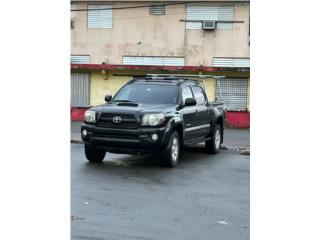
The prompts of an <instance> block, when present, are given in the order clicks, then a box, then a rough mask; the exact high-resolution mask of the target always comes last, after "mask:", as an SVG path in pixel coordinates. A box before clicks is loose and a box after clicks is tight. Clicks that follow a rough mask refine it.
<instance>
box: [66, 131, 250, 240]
mask: <svg viewBox="0 0 320 240" xmlns="http://www.w3.org/2000/svg"><path fill="white" fill-rule="evenodd" d="M239 138H241V137H239ZM242 138H243V137H242ZM158 161H159V160H155V159H154V158H153V157H150V156H129V155H122V154H121V155H115V154H110V153H107V155H106V158H105V161H104V163H103V164H100V165H99V164H98V165H95V164H90V163H88V162H87V160H86V159H85V156H84V149H83V144H71V183H72V186H71V199H72V200H71V210H72V212H71V215H72V217H71V220H72V221H71V232H72V239H79V240H83V239H88V240H89V239H90V240H102V239H106V240H109V239H141V240H147V239H155V240H157V239H166V240H167V239H173V240H179V239H181V240H182V239H183V240H189V239H190V240H191V239H192V240H202V239H203V240H207V239H219V240H234V239H237V240H242V239H249V190H250V189H249V181H250V170H249V169H250V161H249V156H245V155H241V154H239V153H238V152H236V151H229V150H222V151H221V152H220V153H219V154H217V155H208V154H206V153H205V151H204V149H203V148H202V147H201V146H196V147H193V148H188V149H186V151H185V154H184V159H183V160H182V161H181V162H180V164H179V165H178V166H177V167H176V168H174V169H171V168H165V167H163V166H162V165H161V164H160V163H159V162H158Z"/></svg>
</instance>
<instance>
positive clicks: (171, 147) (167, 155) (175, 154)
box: [162, 131, 181, 168]
mask: <svg viewBox="0 0 320 240" xmlns="http://www.w3.org/2000/svg"><path fill="white" fill-rule="evenodd" d="M180 155H181V146H180V136H179V134H178V132H177V131H174V132H173V133H172V134H171V136H170V140H169V142H168V145H167V146H166V148H165V149H164V150H163V152H162V158H163V160H164V163H165V165H166V166H168V167H172V168H173V167H175V166H177V164H178V162H179V158H180Z"/></svg>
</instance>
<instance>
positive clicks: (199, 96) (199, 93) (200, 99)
mask: <svg viewBox="0 0 320 240" xmlns="http://www.w3.org/2000/svg"><path fill="white" fill-rule="evenodd" d="M193 93H194V98H195V99H196V100H197V105H203V104H205V102H206V98H205V96H204V92H203V90H202V88H201V87H193Z"/></svg>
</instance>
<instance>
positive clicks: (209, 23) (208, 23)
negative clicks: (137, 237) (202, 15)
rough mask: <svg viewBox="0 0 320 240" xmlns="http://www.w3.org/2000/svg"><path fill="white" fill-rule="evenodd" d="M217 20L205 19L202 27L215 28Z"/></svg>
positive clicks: (206, 28)
mask: <svg viewBox="0 0 320 240" xmlns="http://www.w3.org/2000/svg"><path fill="white" fill-rule="evenodd" d="M216 25H217V24H216V21H203V22H202V29H204V30H215V29H216Z"/></svg>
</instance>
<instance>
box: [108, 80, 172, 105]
mask: <svg viewBox="0 0 320 240" xmlns="http://www.w3.org/2000/svg"><path fill="white" fill-rule="evenodd" d="M177 96H178V87H177V86H175V85H168V84H163V85H160V84H150V83H149V84H145V83H136V84H129V85H126V86H125V87H124V88H122V89H121V90H120V91H119V92H118V93H117V95H116V96H115V97H114V100H113V101H120V100H127V101H132V102H134V103H153V104H177V100H178V99H177Z"/></svg>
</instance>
